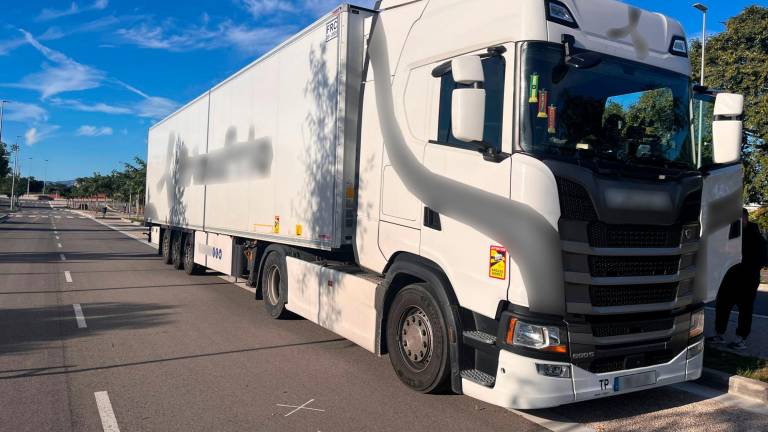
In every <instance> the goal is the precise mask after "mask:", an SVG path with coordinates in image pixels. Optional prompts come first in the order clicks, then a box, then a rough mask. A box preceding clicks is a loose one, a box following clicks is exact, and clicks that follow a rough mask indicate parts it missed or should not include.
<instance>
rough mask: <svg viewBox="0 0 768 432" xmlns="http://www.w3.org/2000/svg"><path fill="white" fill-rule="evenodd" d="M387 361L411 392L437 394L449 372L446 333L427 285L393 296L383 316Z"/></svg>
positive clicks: (440, 315)
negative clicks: (385, 314) (385, 321)
mask: <svg viewBox="0 0 768 432" xmlns="http://www.w3.org/2000/svg"><path fill="white" fill-rule="evenodd" d="M386 337H387V349H388V351H389V360H390V362H391V363H392V367H393V368H394V369H395V373H396V374H397V376H398V377H399V378H400V380H401V381H402V382H403V383H405V385H407V386H408V387H410V388H411V389H413V390H416V391H419V392H422V393H437V392H440V391H442V390H443V388H444V387H445V385H446V384H447V382H448V378H449V376H450V372H451V366H450V362H449V360H450V359H449V353H448V331H447V329H446V324H445V319H444V318H443V313H442V311H441V309H440V305H439V303H438V301H437V300H436V299H435V296H434V295H433V294H432V293H431V292H430V287H429V285H427V284H425V283H417V284H413V285H408V286H406V287H405V288H403V289H402V290H400V292H398V293H397V295H396V297H395V299H394V300H393V301H392V305H391V306H390V308H389V313H388V315H387V336H386Z"/></svg>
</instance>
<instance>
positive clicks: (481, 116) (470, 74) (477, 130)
mask: <svg viewBox="0 0 768 432" xmlns="http://www.w3.org/2000/svg"><path fill="white" fill-rule="evenodd" d="M451 71H452V73H453V80H454V81H456V82H457V83H458V84H464V85H473V86H474V87H473V88H459V89H456V90H454V91H453V94H452V99H453V102H452V107H451V132H452V133H453V136H454V137H456V139H459V140H461V141H465V142H474V141H482V140H483V132H484V129H485V90H484V89H482V88H480V87H481V85H482V83H483V82H484V81H485V75H484V73H483V64H482V61H481V60H480V57H478V56H464V57H458V58H455V59H453V61H451Z"/></svg>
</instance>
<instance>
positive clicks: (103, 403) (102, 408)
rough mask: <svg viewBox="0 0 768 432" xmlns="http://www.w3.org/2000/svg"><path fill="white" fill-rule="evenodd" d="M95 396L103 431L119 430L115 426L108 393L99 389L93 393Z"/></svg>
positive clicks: (114, 431)
mask: <svg viewBox="0 0 768 432" xmlns="http://www.w3.org/2000/svg"><path fill="white" fill-rule="evenodd" d="M93 396H95V397H96V406H97V407H98V408H99V417H101V427H102V429H104V432H120V428H119V427H117V419H116V418H115V412H114V411H113V410H112V403H111V402H110V401H109V395H108V394H107V392H105V391H99V392H96V393H94V394H93Z"/></svg>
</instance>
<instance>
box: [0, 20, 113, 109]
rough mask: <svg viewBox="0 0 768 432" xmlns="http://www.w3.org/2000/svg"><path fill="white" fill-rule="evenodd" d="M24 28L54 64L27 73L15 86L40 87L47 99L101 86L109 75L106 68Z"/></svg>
mask: <svg viewBox="0 0 768 432" xmlns="http://www.w3.org/2000/svg"><path fill="white" fill-rule="evenodd" d="M21 32H22V33H23V34H24V38H25V39H26V41H27V42H28V43H29V44H30V45H32V46H33V47H34V48H35V49H36V50H38V51H39V52H40V53H41V54H42V55H43V56H44V57H45V58H46V59H48V60H49V61H50V62H51V63H53V64H52V65H51V64H43V66H42V67H43V70H42V71H41V72H37V73H33V74H30V75H27V76H26V77H24V78H22V80H21V82H19V83H18V84H15V85H14V86H15V87H21V88H26V89H30V90H36V91H38V92H39V93H40V96H41V97H42V98H43V99H46V98H48V97H50V96H54V95H56V94H59V93H64V92H70V91H77V90H88V89H92V88H96V87H99V86H100V85H101V83H102V81H103V80H104V79H105V78H106V74H105V73H104V72H102V71H100V70H98V69H94V68H92V67H90V66H86V65H83V64H80V63H78V62H76V61H74V60H72V59H71V58H69V57H67V56H66V55H64V54H62V53H60V52H58V51H56V50H52V49H50V48H48V47H46V46H45V45H43V44H41V43H40V42H38V41H37V39H35V38H34V36H32V35H31V34H30V33H29V32H27V31H24V30H21Z"/></svg>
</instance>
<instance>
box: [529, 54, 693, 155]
mask: <svg viewBox="0 0 768 432" xmlns="http://www.w3.org/2000/svg"><path fill="white" fill-rule="evenodd" d="M521 70H522V73H523V76H522V80H521V87H520V89H521V91H522V92H523V97H522V98H521V102H520V103H521V113H522V123H521V126H522V127H521V132H522V139H521V145H522V149H523V151H526V152H529V153H532V154H535V155H538V156H544V157H554V158H558V159H566V160H568V159H579V160H585V159H586V160H600V161H603V160H609V161H613V162H614V163H617V164H621V165H635V166H659V167H663V168H667V169H686V170H687V169H693V167H694V166H695V165H694V159H693V155H692V148H691V137H690V133H691V132H690V120H689V101H690V87H689V82H688V78H687V77H686V76H684V75H681V74H678V73H675V72H671V71H665V70H663V69H659V68H655V67H651V66H648V65H644V64H641V63H637V62H632V61H628V60H623V59H619V58H616V57H612V56H604V57H603V60H602V62H601V63H599V64H598V65H597V66H595V67H592V68H589V69H576V68H573V67H569V66H566V65H565V63H564V59H563V47H562V46H560V45H557V44H551V43H545V42H528V43H526V44H524V45H523V48H522V68H521Z"/></svg>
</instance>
